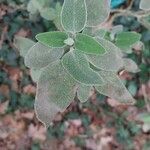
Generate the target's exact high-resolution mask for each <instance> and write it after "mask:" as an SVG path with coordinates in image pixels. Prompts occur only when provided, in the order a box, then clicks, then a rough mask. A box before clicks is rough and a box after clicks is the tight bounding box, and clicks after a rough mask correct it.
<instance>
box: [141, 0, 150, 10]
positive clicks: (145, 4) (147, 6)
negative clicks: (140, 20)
mask: <svg viewBox="0 0 150 150" xmlns="http://www.w3.org/2000/svg"><path fill="white" fill-rule="evenodd" d="M149 2H150V1H149V0H141V2H140V9H143V10H150V3H149Z"/></svg>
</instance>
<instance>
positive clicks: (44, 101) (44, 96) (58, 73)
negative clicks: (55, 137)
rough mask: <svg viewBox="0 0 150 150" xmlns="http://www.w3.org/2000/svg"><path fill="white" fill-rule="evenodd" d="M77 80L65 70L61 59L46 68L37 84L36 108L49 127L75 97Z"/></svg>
mask: <svg viewBox="0 0 150 150" xmlns="http://www.w3.org/2000/svg"><path fill="white" fill-rule="evenodd" d="M75 87H76V81H75V80H74V79H73V78H72V77H71V76H70V75H69V74H68V73H67V72H66V71H65V69H64V68H63V66H62V64H61V62H60V61H55V62H54V63H52V64H51V65H48V66H47V67H45V68H44V70H43V72H42V73H41V75H40V78H39V81H38V84H37V95H36V100H35V110H36V114H37V117H38V118H39V120H41V121H42V122H43V123H44V124H45V125H46V126H47V127H48V126H49V125H50V123H51V121H52V120H53V119H54V116H55V115H56V114H57V113H58V112H60V111H64V110H65V109H66V108H67V107H68V106H69V104H70V103H71V101H73V99H74V97H75Z"/></svg>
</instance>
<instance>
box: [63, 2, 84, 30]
mask: <svg viewBox="0 0 150 150" xmlns="http://www.w3.org/2000/svg"><path fill="white" fill-rule="evenodd" d="M86 19H87V12H86V5H85V0H64V4H63V8H62V14H61V20H62V26H63V27H64V29H65V30H66V31H68V32H72V33H76V32H80V31H82V30H83V28H84V27H85V23H86Z"/></svg>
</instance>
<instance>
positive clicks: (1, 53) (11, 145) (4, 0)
mask: <svg viewBox="0 0 150 150" xmlns="http://www.w3.org/2000/svg"><path fill="white" fill-rule="evenodd" d="M62 2H63V1H61V0H0V150H150V117H149V114H150V81H149V79H150V78H149V77H150V16H148V17H147V18H143V20H137V18H136V17H135V16H130V15H129V16H128V15H124V14H122V15H116V13H118V10H128V9H130V10H132V11H134V12H135V13H136V12H138V11H139V3H140V0H112V1H111V9H112V13H111V16H110V19H109V20H108V22H106V24H105V26H106V27H107V28H109V29H111V28H112V27H113V26H115V25H120V24H121V25H123V27H124V31H136V32H138V33H141V34H142V42H143V43H144V45H145V48H144V49H143V50H142V49H141V47H140V45H137V46H135V47H134V49H133V52H132V53H131V54H129V55H128V57H129V58H131V59H133V60H134V61H135V62H136V63H137V64H138V67H139V68H140V70H141V71H140V72H139V73H137V74H130V73H128V72H122V74H121V78H122V79H123V81H124V83H125V84H126V86H127V88H128V90H129V91H130V93H131V94H132V95H133V96H134V97H135V99H136V104H135V105H134V106H119V107H118V105H119V104H118V103H117V102H116V101H115V100H112V99H109V98H106V97H104V96H103V95H99V94H97V95H94V96H93V97H92V98H91V99H90V100H89V101H87V102H86V103H84V104H81V103H79V102H78V101H74V102H73V103H72V104H71V105H70V106H69V108H68V109H67V110H66V111H65V112H64V113H62V114H60V113H59V114H57V116H56V117H55V120H54V123H53V126H51V127H49V128H48V130H46V129H45V127H44V126H43V125H42V124H41V123H40V122H39V121H38V120H37V118H36V116H35V112H34V98H35V92H36V85H35V84H34V82H33V81H32V79H31V77H30V71H29V69H28V68H26V67H25V65H24V60H23V58H22V57H21V56H20V55H19V51H18V50H17V48H16V47H15V44H14V37H15V36H16V35H19V36H23V37H28V38H30V39H33V40H35V38H34V37H35V35H36V34H37V33H40V32H44V31H52V30H57V29H60V28H61V26H60V24H59V21H58V20H59V13H60V11H61V6H62ZM149 5H150V3H149ZM47 8H50V9H47ZM49 12H50V13H49ZM143 22H144V24H143ZM143 113H144V117H145V118H144V119H143V118H142V121H141V120H138V119H136V118H138V116H139V115H140V114H143Z"/></svg>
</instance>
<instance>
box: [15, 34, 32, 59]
mask: <svg viewBox="0 0 150 150" xmlns="http://www.w3.org/2000/svg"><path fill="white" fill-rule="evenodd" d="M14 44H15V46H16V47H17V48H18V49H19V51H20V55H21V56H22V57H25V56H26V54H27V52H28V51H29V49H30V48H31V47H32V46H33V45H34V44H35V42H34V41H32V40H30V39H28V38H24V37H21V36H15V40H14Z"/></svg>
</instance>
